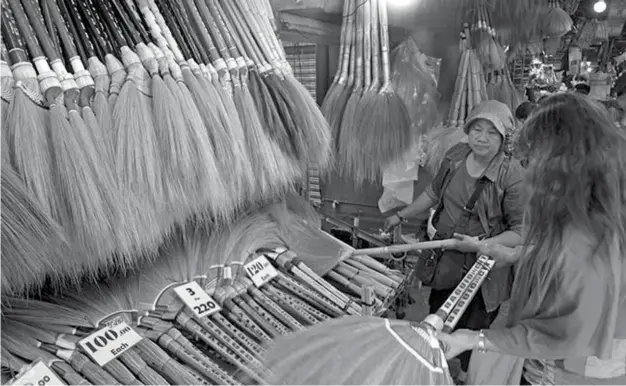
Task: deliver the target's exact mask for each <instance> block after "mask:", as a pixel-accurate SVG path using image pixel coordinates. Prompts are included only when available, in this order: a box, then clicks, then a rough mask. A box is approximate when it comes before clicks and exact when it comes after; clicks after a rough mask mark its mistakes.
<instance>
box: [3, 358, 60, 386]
mask: <svg viewBox="0 0 626 386" xmlns="http://www.w3.org/2000/svg"><path fill="white" fill-rule="evenodd" d="M9 384H11V385H23V386H38V385H41V386H44V385H65V383H64V382H63V381H62V380H61V379H60V378H59V377H58V376H57V375H56V374H55V373H54V371H52V370H50V368H49V367H48V366H46V364H45V363H43V362H42V361H37V362H35V363H33V365H31V366H30V368H29V369H28V370H26V371H24V372H23V373H22V374H19V375H18V376H17V377H15V379H14V380H13V381H12V382H10V383H9Z"/></svg>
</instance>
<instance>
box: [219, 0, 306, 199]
mask: <svg viewBox="0 0 626 386" xmlns="http://www.w3.org/2000/svg"><path fill="white" fill-rule="evenodd" d="M207 6H208V7H207V8H208V11H209V13H210V14H209V16H210V17H212V19H213V20H212V22H213V23H211V26H210V28H211V30H212V31H213V33H214V35H215V36H216V42H217V44H218V46H220V51H221V52H223V54H222V55H223V56H226V58H225V59H226V61H227V63H233V66H231V68H233V67H234V68H233V69H234V71H235V72H234V75H235V78H234V79H233V83H234V90H233V100H234V102H235V107H236V109H237V112H238V113H239V118H240V121H241V122H242V126H243V128H244V130H245V135H246V141H247V144H248V150H249V151H250V152H251V154H252V156H251V157H252V159H253V165H258V166H259V169H260V170H259V172H261V173H264V174H265V180H266V181H265V184H262V183H261V186H260V190H261V194H262V195H263V197H264V198H271V197H273V196H275V195H277V194H281V193H283V192H284V191H286V190H290V189H291V188H292V187H293V184H294V182H295V180H296V179H297V178H298V177H299V176H301V172H300V170H299V169H298V166H297V165H295V164H294V163H293V162H292V160H291V159H290V158H287V157H285V156H284V154H283V152H282V150H281V149H280V148H279V147H278V144H276V143H275V142H274V141H273V140H272V139H271V138H270V137H269V136H267V134H266V132H265V131H264V129H263V125H262V123H261V120H260V118H259V115H258V111H257V110H256V105H255V103H254V101H253V99H252V95H251V93H250V90H249V88H248V69H247V65H246V61H245V59H244V58H243V56H242V55H241V52H239V50H238V49H237V46H236V44H235V42H234V39H233V37H232V36H231V34H230V31H229V30H228V27H227V25H226V23H225V21H224V19H223V18H222V17H221V14H220V10H219V9H218V8H217V2H216V1H213V0H212V1H209V2H208V4H207ZM237 76H238V77H237ZM257 175H258V173H257ZM261 201H264V200H261Z"/></svg>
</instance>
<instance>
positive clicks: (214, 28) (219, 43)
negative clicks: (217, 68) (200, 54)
mask: <svg viewBox="0 0 626 386" xmlns="http://www.w3.org/2000/svg"><path fill="white" fill-rule="evenodd" d="M195 4H196V9H197V10H198V13H199V15H200V17H201V18H202V20H203V21H204V25H205V27H206V28H207V30H208V31H209V33H210V34H211V36H212V38H213V43H214V45H215V47H216V48H217V50H218V51H219V53H220V54H221V58H222V59H224V60H226V61H227V62H228V61H229V60H230V59H232V58H231V55H230V51H229V50H228V47H227V46H226V41H225V40H224V37H223V36H222V34H221V32H220V29H219V26H218V25H217V22H216V20H215V18H214V17H213V15H211V12H210V11H209V8H208V7H207V5H206V2H205V0H195Z"/></svg>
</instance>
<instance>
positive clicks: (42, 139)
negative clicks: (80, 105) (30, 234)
mask: <svg viewBox="0 0 626 386" xmlns="http://www.w3.org/2000/svg"><path fill="white" fill-rule="evenodd" d="M2 17H3V20H2V23H1V24H2V27H1V28H2V36H3V39H4V41H5V43H6V46H7V48H8V50H9V59H10V61H11V63H12V71H13V76H14V79H15V81H16V84H18V87H16V88H15V91H14V93H13V99H12V100H11V103H10V104H9V111H8V113H7V117H6V127H5V130H3V134H4V135H5V136H6V143H7V147H8V152H9V154H8V158H9V159H10V161H11V165H12V166H13V168H14V169H15V171H16V172H18V174H19V175H20V177H21V178H22V179H23V180H24V184H25V186H26V188H27V189H28V191H29V192H31V193H32V195H33V198H34V199H35V200H36V201H37V202H38V203H39V204H40V205H41V207H42V209H43V210H44V211H45V213H46V214H48V215H49V216H52V217H53V218H55V219H58V218H59V217H58V198H57V195H56V192H55V190H54V182H53V178H52V168H51V165H50V164H51V161H52V155H51V153H50V148H49V141H48V137H47V124H48V111H47V109H46V108H45V107H44V97H43V95H42V94H41V91H40V88H39V84H38V81H37V72H35V68H33V66H32V65H31V64H30V62H29V61H28V56H27V54H26V51H25V50H24V47H23V45H22V43H21V37H20V33H19V31H18V29H17V26H16V21H15V19H14V18H13V14H12V12H11V9H10V7H8V6H5V7H2ZM30 36H33V35H30ZM29 40H32V39H29ZM36 63H37V65H39V66H43V65H44V64H45V62H44V63H42V62H41V60H39V61H38V62H36ZM48 70H49V67H48V68H47V69H46V68H39V71H40V72H41V74H40V75H41V76H42V78H41V79H42V81H44V82H46V83H49V84H50V85H52V86H55V87H58V88H60V84H59V82H58V81H57V80H56V76H55V75H54V73H53V72H52V71H51V70H50V71H48ZM17 82H19V83H17Z"/></svg>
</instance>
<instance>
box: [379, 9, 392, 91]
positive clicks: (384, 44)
mask: <svg viewBox="0 0 626 386" xmlns="http://www.w3.org/2000/svg"><path fill="white" fill-rule="evenodd" d="M378 9H379V12H380V14H379V18H380V52H381V57H382V65H383V88H387V87H391V69H390V64H389V21H388V19H387V0H378Z"/></svg>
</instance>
